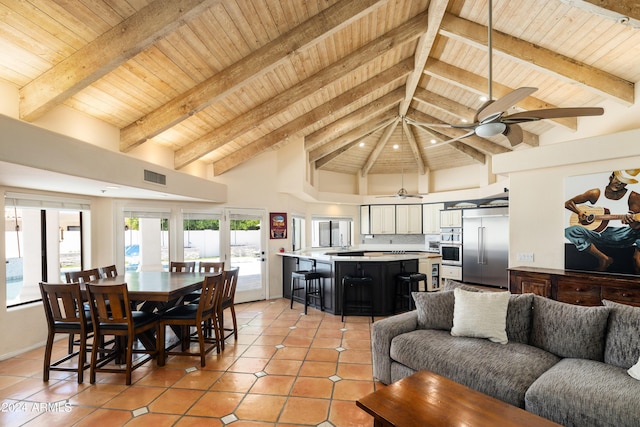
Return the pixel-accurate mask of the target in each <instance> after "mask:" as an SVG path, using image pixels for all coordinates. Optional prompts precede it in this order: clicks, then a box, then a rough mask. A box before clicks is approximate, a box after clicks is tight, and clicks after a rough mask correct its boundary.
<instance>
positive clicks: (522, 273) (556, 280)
mask: <svg viewBox="0 0 640 427" xmlns="http://www.w3.org/2000/svg"><path fill="white" fill-rule="evenodd" d="M509 291H510V292H511V293H513V294H520V293H528V292H530V293H534V294H536V295H540V296H544V297H547V298H551V299H554V300H557V301H561V302H566V303H569V304H576V305H585V306H593V305H602V300H603V299H607V300H610V301H615V302H619V303H621V304H628V305H634V306H640V285H639V284H638V278H637V277H634V276H627V275H614V274H601V273H589V272H586V271H572V270H559V269H551V268H537V267H516V268H510V269H509Z"/></svg>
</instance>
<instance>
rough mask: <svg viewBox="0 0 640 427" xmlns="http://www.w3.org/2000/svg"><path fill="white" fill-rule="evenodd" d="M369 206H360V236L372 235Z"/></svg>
mask: <svg viewBox="0 0 640 427" xmlns="http://www.w3.org/2000/svg"><path fill="white" fill-rule="evenodd" d="M369 218H370V213H369V205H363V206H360V234H362V235H364V234H371V225H370V222H369Z"/></svg>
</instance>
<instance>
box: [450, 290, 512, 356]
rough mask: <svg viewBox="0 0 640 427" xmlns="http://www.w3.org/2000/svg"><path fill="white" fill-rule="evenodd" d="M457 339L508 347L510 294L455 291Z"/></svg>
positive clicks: (454, 334) (452, 332) (454, 310)
mask: <svg viewBox="0 0 640 427" xmlns="http://www.w3.org/2000/svg"><path fill="white" fill-rule="evenodd" d="M453 295H454V299H455V303H454V306H453V328H451V335H453V336H454V337H474V338H488V339H489V340H490V341H493V342H497V343H500V344H506V343H507V342H508V340H507V330H506V325H507V308H508V306H509V297H510V296H511V294H509V293H508V292H469V291H465V290H464V289H460V288H456V289H454V290H453Z"/></svg>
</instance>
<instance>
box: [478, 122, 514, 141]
mask: <svg viewBox="0 0 640 427" xmlns="http://www.w3.org/2000/svg"><path fill="white" fill-rule="evenodd" d="M506 129H507V125H505V124H504V123H502V122H493V123H484V124H480V125H478V127H476V131H475V132H476V135H478V136H481V137H483V138H487V137H489V136H496V135H500V134H501V133H502V132H504V131H505V130H506Z"/></svg>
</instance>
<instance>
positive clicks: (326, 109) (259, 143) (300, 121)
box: [213, 61, 411, 175]
mask: <svg viewBox="0 0 640 427" xmlns="http://www.w3.org/2000/svg"><path fill="white" fill-rule="evenodd" d="M410 71H411V63H410V62H406V61H403V62H401V63H400V64H397V65H395V66H393V67H391V68H389V69H388V70H385V71H383V72H382V73H380V74H378V75H376V76H374V77H372V78H370V79H369V80H367V81H365V82H363V83H361V84H359V85H358V86H356V87H355V88H353V89H351V90H349V91H347V92H345V93H343V94H342V95H340V96H338V97H336V98H334V99H332V100H331V101H329V102H326V103H324V104H322V105H321V106H319V107H316V108H314V109H313V110H311V111H309V112H308V113H306V114H304V115H302V116H300V117H298V118H296V119H294V120H292V121H291V122H289V123H287V124H286V125H284V126H281V127H280V128H278V129H276V130H274V131H273V132H270V133H269V134H267V135H265V136H263V137H262V138H259V139H257V140H256V141H253V142H252V143H250V144H248V145H246V146H244V147H242V148H240V149H239V150H236V151H234V152H233V153H231V154H229V155H228V156H225V157H224V158H223V159H220V160H219V161H217V162H215V163H214V165H213V170H214V174H215V175H220V174H222V173H224V172H226V171H228V170H230V169H232V168H234V167H236V166H238V165H239V164H240V163H243V162H245V161H247V160H249V159H251V158H253V157H255V156H257V155H259V154H260V153H262V152H263V151H265V150H268V149H275V148H279V147H280V146H282V143H283V142H286V140H287V139H288V138H289V136H291V135H293V134H295V133H297V132H302V131H304V130H305V129H306V128H308V127H310V126H313V125H314V124H316V123H318V122H319V121H321V120H327V118H330V117H332V116H333V115H338V114H340V112H341V110H343V109H345V108H348V107H349V106H350V105H352V104H354V103H355V102H357V101H358V100H360V99H361V98H362V97H364V96H367V95H368V94H369V93H370V92H371V90H372V88H373V87H376V88H379V87H384V86H386V85H388V84H390V83H392V82H393V81H395V80H397V79H399V78H402V77H404V76H406V75H407V74H409V72H410ZM402 93H403V92H402V90H401V89H399V90H398V93H397V94H395V97H394V99H395V102H392V103H391V104H390V105H387V106H386V107H385V108H386V109H389V108H390V107H391V106H393V105H396V104H397V103H398V102H400V101H399V100H400V99H401V97H402ZM392 96H393V95H392ZM382 98H384V97H382ZM373 103H374V104H375V103H380V99H378V100H375V101H373Z"/></svg>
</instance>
